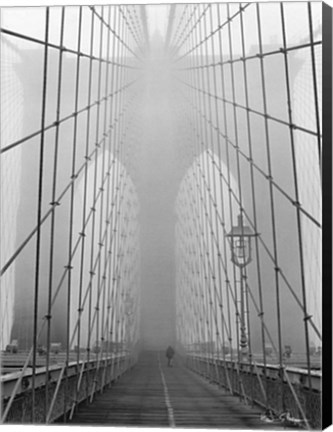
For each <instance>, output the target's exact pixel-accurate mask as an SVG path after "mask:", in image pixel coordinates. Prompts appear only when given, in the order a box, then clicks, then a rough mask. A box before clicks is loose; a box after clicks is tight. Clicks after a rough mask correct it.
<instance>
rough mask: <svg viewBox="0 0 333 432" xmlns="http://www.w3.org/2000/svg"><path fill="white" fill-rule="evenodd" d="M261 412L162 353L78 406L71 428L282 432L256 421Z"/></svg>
mask: <svg viewBox="0 0 333 432" xmlns="http://www.w3.org/2000/svg"><path fill="white" fill-rule="evenodd" d="M261 414H262V411H261V410H260V409H259V408H253V407H250V406H248V405H245V404H244V403H242V402H240V400H239V398H238V397H235V396H231V395H230V394H228V393H227V392H226V391H224V390H223V389H221V388H219V387H218V386H217V385H216V384H211V383H209V382H208V381H206V380H205V379H204V378H202V377H200V376H198V375H197V374H195V373H194V372H192V371H190V370H188V369H187V368H185V367H184V366H183V365H182V364H181V361H180V360H179V359H177V358H176V361H175V363H174V366H173V367H168V366H167V359H166V357H165V355H164V353H157V352H145V353H142V354H141V356H140V358H139V361H138V363H137V364H136V365H135V366H134V368H133V369H132V370H130V371H129V372H127V373H126V374H125V375H124V376H122V377H121V378H120V379H119V380H118V381H117V382H115V383H114V384H113V385H112V388H110V389H107V390H106V391H105V392H104V393H102V394H98V395H97V396H96V398H95V401H94V402H93V403H92V404H87V403H82V404H81V405H80V407H79V409H78V411H77V412H76V413H75V415H74V417H73V419H72V422H71V423H72V424H80V425H89V424H90V425H93V424H96V425H97V424H104V425H112V426H148V427H149V426H150V427H163V426H166V427H167V426H171V427H192V428H196V427H197V428H210V427H213V428H226V429H234V428H238V429H266V430H267V429H277V428H278V429H282V427H281V426H280V425H276V424H275V425H273V424H269V423H266V422H263V421H261V420H260V415H261Z"/></svg>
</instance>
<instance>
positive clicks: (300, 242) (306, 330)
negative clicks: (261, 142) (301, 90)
mask: <svg viewBox="0 0 333 432" xmlns="http://www.w3.org/2000/svg"><path fill="white" fill-rule="evenodd" d="M280 11H281V23H282V39H283V48H284V66H285V79H286V90H287V102H288V120H289V133H290V144H291V154H292V165H293V177H294V188H295V201H296V217H297V233H298V248H299V260H300V272H301V275H300V276H301V287H302V297H303V305H302V306H303V321H304V333H305V348H306V363H307V369H308V378H309V387H310V390H311V389H312V377H311V359H310V341H309V323H308V319H309V316H308V312H307V298H306V286H305V268H304V250H303V236H302V226H301V213H300V208H299V205H300V202H299V187H298V172H297V161H296V152H295V140H294V130H293V115H292V107H291V91H290V80H289V63H288V54H287V51H286V48H287V37H286V25H285V18H284V8H283V3H280Z"/></svg>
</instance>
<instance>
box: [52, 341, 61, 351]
mask: <svg viewBox="0 0 333 432" xmlns="http://www.w3.org/2000/svg"><path fill="white" fill-rule="evenodd" d="M50 351H51V353H52V354H58V353H59V352H60V351H61V343H60V342H52V343H51V346H50Z"/></svg>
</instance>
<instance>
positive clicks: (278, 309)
mask: <svg viewBox="0 0 333 432" xmlns="http://www.w3.org/2000/svg"><path fill="white" fill-rule="evenodd" d="M256 7H257V20H258V41H259V61H260V75H261V89H262V100H263V107H264V114H265V119H264V124H265V138H266V153H267V155H266V156H267V166H268V182H269V194H270V206H271V224H272V225H271V226H272V236H273V250H274V253H273V256H274V271H275V293H276V298H275V301H276V314H277V333H278V349H279V366H280V379H281V404H282V409H283V410H284V408H285V407H284V384H283V359H282V332H281V305H280V286H279V271H280V269H279V264H278V254H277V237H276V224H275V204H274V191H273V185H272V179H273V177H272V167H271V152H270V139H269V128H268V117H267V98H266V82H265V67H264V57H263V46H262V34H261V32H262V30H261V16H260V6H259V3H257V4H256Z"/></svg>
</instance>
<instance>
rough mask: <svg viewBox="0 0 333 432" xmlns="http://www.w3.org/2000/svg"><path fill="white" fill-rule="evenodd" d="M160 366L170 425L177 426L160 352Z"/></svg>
mask: <svg viewBox="0 0 333 432" xmlns="http://www.w3.org/2000/svg"><path fill="white" fill-rule="evenodd" d="M158 367H159V369H160V374H161V378H162V383H163V389H164V398H165V405H166V406H167V409H168V418H169V425H170V426H171V427H176V423H175V418H174V415H173V408H172V406H171V402H170V397H169V392H168V386H167V384H166V381H165V376H164V373H163V369H162V365H161V359H160V354H158Z"/></svg>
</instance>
